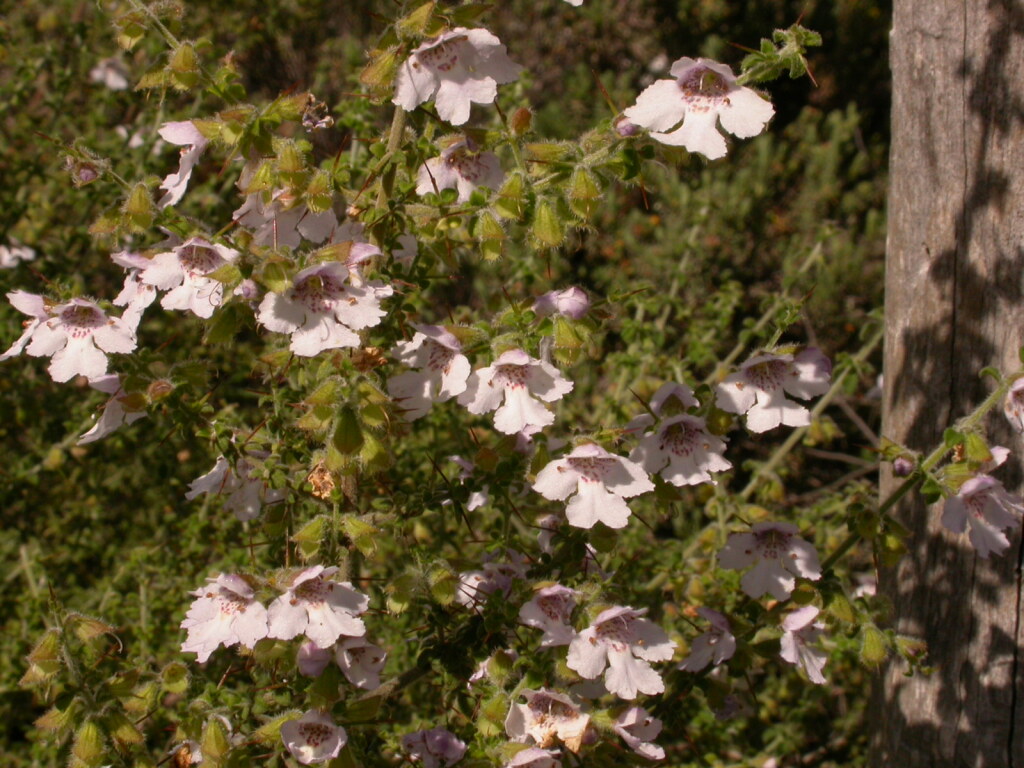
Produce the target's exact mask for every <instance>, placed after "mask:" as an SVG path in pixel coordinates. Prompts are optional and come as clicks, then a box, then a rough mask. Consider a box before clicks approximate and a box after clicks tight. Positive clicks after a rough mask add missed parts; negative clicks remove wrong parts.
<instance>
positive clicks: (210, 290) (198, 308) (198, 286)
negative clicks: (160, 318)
mask: <svg viewBox="0 0 1024 768" xmlns="http://www.w3.org/2000/svg"><path fill="white" fill-rule="evenodd" d="M238 255H239V254H238V251H235V250H233V249H231V248H228V247H227V246H224V245H219V244H217V243H211V242H210V241H208V240H205V239H203V238H201V237H190V238H189V239H188V240H186V241H185V242H184V243H181V244H180V245H177V246H175V247H174V248H172V249H171V250H170V251H166V252H164V253H158V254H157V255H156V256H154V257H153V258H152V259H151V260H150V262H149V265H148V266H147V267H146V268H145V269H144V270H143V272H142V275H141V280H142V282H143V283H145V284H146V285H152V286H154V287H155V288H158V289H159V290H161V291H167V292H168V293H167V294H166V295H165V296H164V297H163V298H162V299H161V300H160V306H162V307H163V308H164V309H182V310H189V311H191V312H192V313H193V314H195V315H198V316H199V317H203V318H207V317H211V316H212V315H213V310H215V309H216V308H217V307H219V306H220V305H221V302H222V301H223V300H224V286H223V285H222V284H221V283H220V282H219V281H217V280H214V279H213V278H210V277H207V275H209V274H211V273H213V272H216V271H217V270H218V269H220V268H221V267H223V266H224V265H225V264H231V263H233V262H234V261H235V260H236V259H237V258H238Z"/></svg>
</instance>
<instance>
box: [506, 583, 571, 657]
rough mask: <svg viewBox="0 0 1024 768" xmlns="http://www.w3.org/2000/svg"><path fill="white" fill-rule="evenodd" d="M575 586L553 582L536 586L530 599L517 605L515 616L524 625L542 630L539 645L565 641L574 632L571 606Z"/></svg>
mask: <svg viewBox="0 0 1024 768" xmlns="http://www.w3.org/2000/svg"><path fill="white" fill-rule="evenodd" d="M577 594H578V593H577V592H576V590H575V589H569V588H568V587H563V586H562V585H561V584H554V585H552V586H550V587H544V588H542V589H538V590H537V594H536V595H534V597H533V599H532V600H530V602H528V603H525V604H524V605H523V607H522V608H520V609H519V620H520V621H521V622H523V624H525V625H526V626H528V627H536V628H537V629H542V630H544V634H543V636H542V637H541V639H540V645H541V648H551V647H554V646H556V645H568V644H569V643H570V642H572V639H573V638H574V637H575V636H576V631H575V630H574V629H573V628H572V623H571V618H572V610H573V608H575V607H576V595H577Z"/></svg>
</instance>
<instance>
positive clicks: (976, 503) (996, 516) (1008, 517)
mask: <svg viewBox="0 0 1024 768" xmlns="http://www.w3.org/2000/svg"><path fill="white" fill-rule="evenodd" d="M994 452H995V449H993V453H994ZM1022 513H1024V502H1022V501H1021V499H1020V497H1019V496H1016V495H1013V494H1011V493H1008V492H1007V491H1006V489H1005V488H1004V487H1003V484H1002V483H1001V482H999V481H998V480H996V479H995V478H994V477H989V476H988V475H977V476H976V477H972V478H971V479H970V480H968V481H967V482H965V483H964V484H963V485H961V486H960V490H959V491H958V492H957V494H956V496H951V497H950V498H948V499H946V501H945V505H944V507H943V511H942V524H943V526H945V527H946V528H947V529H949V530H950V531H952V532H953V533H963V532H964V530H965V529H966V528H967V527H968V525H969V526H970V529H971V530H970V536H969V538H970V541H971V544H972V545H973V546H974V548H975V549H976V550H977V552H978V557H981V558H984V559H986V560H987V559H988V557H989V555H990V554H992V553H993V552H994V553H995V554H997V555H1001V554H1002V553H1003V552H1005V551H1006V549H1007V548H1008V547H1009V546H1010V541H1009V539H1008V538H1007V536H1006V534H1005V533H1003V531H1004V530H1011V529H1015V528H1019V527H1020V523H1021V515H1022Z"/></svg>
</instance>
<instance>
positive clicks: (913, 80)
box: [872, 0, 1024, 768]
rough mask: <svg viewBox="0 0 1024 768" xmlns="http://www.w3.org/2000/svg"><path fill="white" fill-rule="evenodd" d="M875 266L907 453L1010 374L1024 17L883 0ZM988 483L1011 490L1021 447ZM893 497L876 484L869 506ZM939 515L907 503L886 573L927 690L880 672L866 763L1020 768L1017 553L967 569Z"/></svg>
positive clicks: (887, 483)
mask: <svg viewBox="0 0 1024 768" xmlns="http://www.w3.org/2000/svg"><path fill="white" fill-rule="evenodd" d="M890 47H891V58H890V61H891V64H892V71H893V121H892V127H893V139H892V154H891V174H892V175H891V187H890V203H889V205H890V210H889V244H888V254H887V263H886V323H887V335H886V353H885V377H886V381H885V385H886V397H885V409H884V416H883V431H884V434H885V435H886V436H887V437H889V438H890V439H893V440H895V441H897V442H902V443H904V444H905V445H908V446H909V447H911V448H913V449H915V450H918V451H927V450H930V449H931V448H932V447H934V446H935V445H937V444H939V443H940V442H941V440H942V431H943V429H944V428H945V427H947V426H949V425H951V424H952V423H953V422H954V421H955V420H956V419H957V418H959V417H961V416H963V415H965V414H966V413H968V412H969V411H970V410H971V409H972V408H973V407H974V406H976V405H977V404H978V403H980V402H981V400H982V399H984V397H985V395H986V394H988V392H989V391H991V390H990V383H986V382H985V381H983V380H981V379H980V378H979V376H978V371H980V370H981V369H982V368H984V367H985V366H988V365H993V366H996V367H999V368H1001V369H1003V370H1012V369H1014V368H1016V367H1017V366H1018V365H1019V361H1018V349H1019V348H1020V347H1021V346H1022V345H1024V289H1022V282H1024V100H1022V99H1024V88H1022V83H1024V5H1022V4H1021V2H1019V1H1018V0H989V1H988V2H983V0H896V3H895V8H894V21H893V33H892V37H891V40H890ZM987 427H988V429H989V435H991V437H992V439H993V440H994V441H995V442H996V443H998V444H1002V445H1006V446H1007V447H1009V448H1010V449H1011V451H1012V452H1013V453H1012V457H1011V460H1010V461H1009V462H1008V465H1007V466H1005V467H1003V468H1001V469H1000V470H998V471H997V472H996V475H997V476H998V477H999V478H1000V479H1001V480H1003V482H1004V483H1005V484H1006V485H1007V487H1008V488H1011V489H1014V488H1016V489H1017V490H1018V491H1019V490H1020V486H1021V480H1022V472H1021V458H1022V456H1024V443H1022V441H1021V438H1020V437H1019V436H1017V435H1016V434H1013V433H1011V431H1010V430H1009V428H1008V425H1007V424H1006V423H1005V422H1004V420H1003V419H1002V417H1001V415H999V414H998V412H997V413H996V414H995V415H994V416H993V417H992V418H991V419H990V420H989V422H988V424H987ZM893 487H894V483H893V482H892V478H891V476H884V477H883V483H882V494H883V496H884V495H885V494H886V493H887V491H889V490H891V489H892V488H893ZM940 509H941V507H940V506H938V505H937V506H936V507H935V508H932V509H927V508H925V507H924V505H923V504H921V503H920V501H919V500H918V501H914V500H908V501H906V502H905V503H904V504H903V505H902V506H901V507H900V509H899V511H898V517H899V519H900V520H901V521H902V522H903V523H904V524H906V525H907V527H908V528H910V530H911V531H912V536H911V539H910V541H909V550H910V551H909V553H908V555H907V557H906V558H905V560H904V561H903V562H902V563H901V565H900V566H899V567H898V568H897V569H895V570H893V571H891V572H888V573H885V574H883V579H882V589H883V591H884V592H885V594H887V595H889V596H890V597H891V598H892V600H893V604H894V607H895V614H894V621H895V625H896V628H897V629H898V631H899V632H901V633H904V634H908V635H914V636H918V637H921V638H923V639H925V640H926V641H927V643H928V646H929V651H930V652H929V663H930V665H931V666H933V667H934V668H935V672H934V673H933V674H932V675H931V676H929V677H923V676H917V677H914V678H907V677H904V676H903V665H902V663H900V662H892V663H891V664H890V665H889V667H888V668H887V669H885V670H883V674H882V676H881V678H880V680H879V681H878V684H877V685H876V690H875V702H874V703H875V705H876V706H874V707H873V712H874V716H875V717H876V722H875V723H874V724H873V728H872V739H873V763H874V765H876V766H899V768H915V767H916V766H979V767H984V768H988V767H989V766H991V767H992V768H995V767H996V766H998V768H1009V767H1010V766H1017V768H1021V767H1024V677H1022V675H1024V669H1022V664H1021V661H1022V659H1021V654H1022V650H1024V649H1022V636H1021V626H1020V624H1021V622H1020V610H1021V603H1020V588H1021V573H1020V561H1021V539H1020V533H1019V532H1018V533H1015V534H1013V535H1012V536H1011V548H1010V549H1009V550H1008V551H1007V552H1006V553H1005V554H1004V555H1003V556H1002V557H993V558H992V559H991V560H982V559H980V558H978V557H976V556H975V554H974V550H973V549H972V548H971V547H970V544H969V543H968V542H967V538H966V536H956V535H952V534H949V533H947V532H946V531H945V530H944V529H943V528H942V526H941V525H940V523H939V515H940Z"/></svg>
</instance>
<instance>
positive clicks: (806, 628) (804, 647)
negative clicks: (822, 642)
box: [779, 605, 828, 685]
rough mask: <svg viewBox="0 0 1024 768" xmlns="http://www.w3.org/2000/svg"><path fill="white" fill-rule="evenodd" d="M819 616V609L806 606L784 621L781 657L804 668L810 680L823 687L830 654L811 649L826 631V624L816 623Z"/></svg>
mask: <svg viewBox="0 0 1024 768" xmlns="http://www.w3.org/2000/svg"><path fill="white" fill-rule="evenodd" d="M817 615H818V609H817V608H815V607H814V606H813V605H805V606H803V607H802V608H797V609H796V610H795V611H793V612H792V613H791V614H789V615H788V616H787V617H786V618H785V619H783V620H782V629H783V633H782V650H781V651H780V652H779V655H780V656H781V657H782V658H783V659H785V660H786V661H788V662H789V663H790V664H796V665H797V666H799V667H803V668H804V671H805V672H806V673H807V677H808V679H810V681H811V682H812V683H815V684H816V685H821V684H822V683H824V682H825V676H824V675H822V674H821V670H822V668H823V667H824V666H825V662H826V661H827V660H828V654H826V653H825V652H824V651H822V650H821V649H820V648H811V647H810V644H811V643H813V642H814V641H815V640H817V639H818V638H819V637H820V636H821V634H822V630H823V629H825V625H824V624H821V623H820V622H815V621H814V619H815V618H816V617H817ZM812 622H814V623H812Z"/></svg>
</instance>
